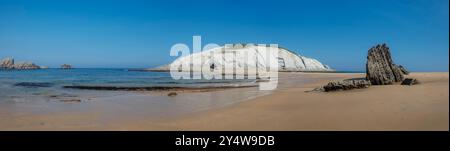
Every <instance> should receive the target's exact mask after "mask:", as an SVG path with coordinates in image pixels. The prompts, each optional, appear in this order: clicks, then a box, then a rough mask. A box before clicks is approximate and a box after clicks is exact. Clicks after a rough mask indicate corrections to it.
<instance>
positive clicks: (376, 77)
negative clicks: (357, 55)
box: [366, 44, 408, 85]
mask: <svg viewBox="0 0 450 151" xmlns="http://www.w3.org/2000/svg"><path fill="white" fill-rule="evenodd" d="M405 73H408V72H407V71H406V69H405V68H404V67H402V66H399V65H395V64H394V63H393V61H392V58H391V52H390V50H389V47H388V46H386V44H382V45H377V46H375V47H372V48H370V49H369V53H368V55H367V64H366V79H367V80H369V81H370V82H371V84H373V85H387V84H392V83H394V82H401V81H403V79H404V77H403V74H405Z"/></svg>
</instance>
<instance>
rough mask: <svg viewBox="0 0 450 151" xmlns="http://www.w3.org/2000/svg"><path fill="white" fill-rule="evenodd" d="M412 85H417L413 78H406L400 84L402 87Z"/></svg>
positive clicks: (417, 81)
mask: <svg viewBox="0 0 450 151" xmlns="http://www.w3.org/2000/svg"><path fill="white" fill-rule="evenodd" d="M414 84H419V80H417V79H414V78H406V79H405V80H403V82H402V85H414Z"/></svg>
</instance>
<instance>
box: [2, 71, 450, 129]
mask: <svg viewBox="0 0 450 151" xmlns="http://www.w3.org/2000/svg"><path fill="white" fill-rule="evenodd" d="M281 77H282V79H281V80H280V88H279V89H278V90H275V91H274V92H273V93H272V94H269V95H266V96H262V97H258V98H254V99H250V100H248V101H245V102H241V103H236V104H232V105H230V106H227V107H222V108H218V109H212V110H208V111H202V112H197V113H192V114H188V115H183V116H179V117H175V118H168V119H159V120H150V119H146V118H142V117H139V118H129V119H120V118H113V119H109V120H103V121H97V120H96V117H97V116H102V115H100V113H95V112H94V113H82V114H80V113H77V114H71V113H70V112H69V113H62V114H58V115H39V116H25V117H24V116H20V115H15V114H11V113H3V112H2V110H0V119H2V120H0V130H433V131H434V130H444V131H448V130H449V74H448V72H444V73H412V74H411V75H409V76H408V77H414V78H417V79H419V81H420V82H421V83H420V84H419V85H414V86H402V85H398V84H397V85H388V86H372V87H370V88H367V89H358V90H350V91H341V92H331V93H325V92H305V91H308V90H311V89H313V88H315V87H318V86H321V85H324V84H326V83H327V82H328V81H329V80H340V79H348V78H361V77H364V74H343V73H281ZM304 77H307V78H309V79H311V78H312V79H316V81H314V82H310V83H309V84H307V85H300V84H296V82H295V80H293V79H299V78H304ZM292 81H294V82H292ZM176 97H179V96H176ZM15 117H17V118H15Z"/></svg>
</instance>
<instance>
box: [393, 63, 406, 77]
mask: <svg viewBox="0 0 450 151" xmlns="http://www.w3.org/2000/svg"><path fill="white" fill-rule="evenodd" d="M395 66H396V67H397V68H399V69H400V71H402V73H403V74H404V75H408V74H409V71H408V70H406V69H405V67H403V66H402V65H395Z"/></svg>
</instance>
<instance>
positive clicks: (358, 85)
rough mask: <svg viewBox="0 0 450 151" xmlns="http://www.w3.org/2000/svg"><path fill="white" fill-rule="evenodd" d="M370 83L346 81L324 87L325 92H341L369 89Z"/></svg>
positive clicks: (365, 81)
mask: <svg viewBox="0 0 450 151" xmlns="http://www.w3.org/2000/svg"><path fill="white" fill-rule="evenodd" d="M370 85H371V84H370V81H367V80H344V81H337V82H329V83H328V84H327V85H325V86H323V87H322V88H323V91H325V92H330V91H339V90H351V89H362V88H368V87H369V86H370Z"/></svg>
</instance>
